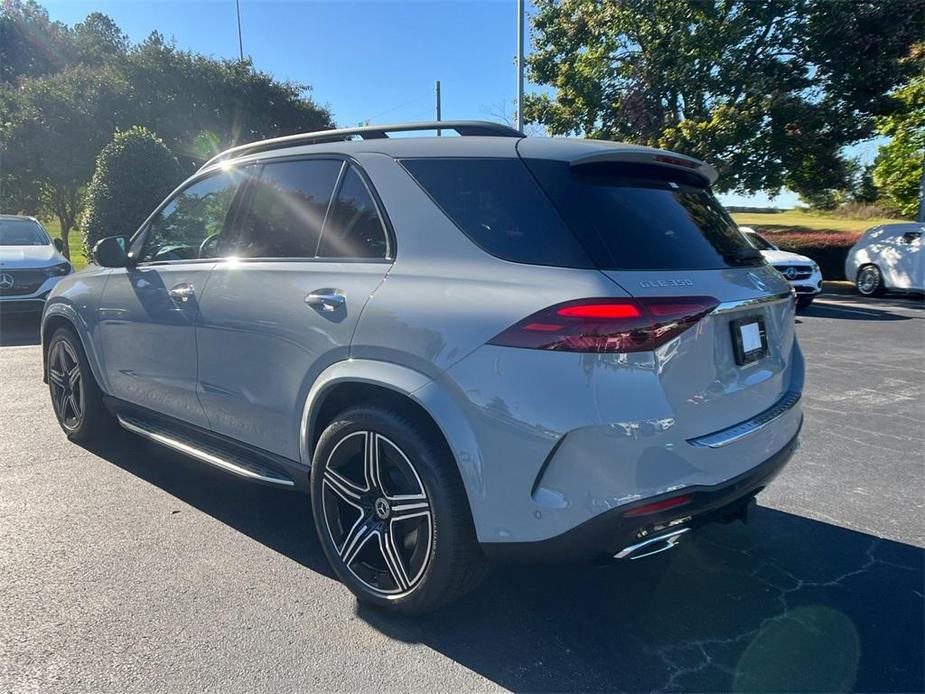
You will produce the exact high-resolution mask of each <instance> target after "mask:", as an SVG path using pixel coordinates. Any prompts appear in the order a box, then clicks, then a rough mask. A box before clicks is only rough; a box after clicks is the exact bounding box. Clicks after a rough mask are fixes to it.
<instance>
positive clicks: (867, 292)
mask: <svg viewBox="0 0 925 694" xmlns="http://www.w3.org/2000/svg"><path fill="white" fill-rule="evenodd" d="M856 284H857V288H858V293H859V294H861V295H862V296H879V295H880V294H883V292H884V291H885V290H886V287H885V286H884V285H883V274H882V273H881V272H880V268H878V267H877V266H876V265H865V266H864V267H862V268H861V269H860V270H858V276H857V281H856Z"/></svg>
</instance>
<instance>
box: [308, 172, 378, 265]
mask: <svg viewBox="0 0 925 694" xmlns="http://www.w3.org/2000/svg"><path fill="white" fill-rule="evenodd" d="M387 253H388V242H387V241H386V235H385V229H384V228H383V226H382V221H381V220H380V218H379V213H378V211H377V210H376V204H375V203H374V202H373V198H372V195H370V192H369V190H368V189H367V187H366V184H365V183H364V182H363V179H362V178H360V175H359V174H358V173H357V172H356V170H355V169H354V168H353V167H352V166H351V167H349V168H348V169H347V173H346V175H345V176H344V180H343V182H342V183H341V186H340V190H339V191H338V193H337V198H336V199H335V201H334V205H333V206H332V207H331V212H330V214H329V215H328V221H327V224H326V225H325V227H324V235H323V236H322V239H321V246H320V248H319V251H318V255H319V256H320V257H322V258H385V257H386V255H387Z"/></svg>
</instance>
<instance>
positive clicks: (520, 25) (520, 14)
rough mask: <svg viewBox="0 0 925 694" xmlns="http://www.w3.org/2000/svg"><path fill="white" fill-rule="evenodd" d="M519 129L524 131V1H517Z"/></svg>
mask: <svg viewBox="0 0 925 694" xmlns="http://www.w3.org/2000/svg"><path fill="white" fill-rule="evenodd" d="M517 129H518V130H520V131H521V132H523V129H524V0H517Z"/></svg>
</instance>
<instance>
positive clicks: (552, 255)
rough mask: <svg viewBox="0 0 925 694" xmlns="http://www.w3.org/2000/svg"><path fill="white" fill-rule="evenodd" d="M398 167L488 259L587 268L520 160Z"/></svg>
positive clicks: (418, 161) (438, 161)
mask: <svg viewBox="0 0 925 694" xmlns="http://www.w3.org/2000/svg"><path fill="white" fill-rule="evenodd" d="M402 163H403V164H404V166H405V168H406V169H407V170H408V171H409V172H410V173H411V175H412V176H414V178H415V179H416V180H417V181H418V183H420V184H421V186H422V187H423V188H424V190H426V191H427V192H428V193H429V194H430V196H431V197H432V198H433V199H434V201H435V202H436V203H437V204H438V205H439V206H440V207H441V208H442V209H443V211H444V213H446V215H447V216H448V217H449V218H450V219H452V220H453V221H454V222H455V223H456V225H457V226H458V227H459V228H460V229H462V230H463V232H464V233H465V234H466V236H468V237H469V238H470V239H472V241H474V242H475V243H476V244H478V245H479V246H481V247H482V248H483V249H484V250H486V251H488V252H489V253H491V254H492V255H496V256H498V257H499V258H503V259H505V260H512V261H515V262H519V263H530V264H534V265H558V266H561V267H590V261H589V260H588V257H587V255H586V254H585V253H584V252H583V251H582V249H581V247H580V246H579V244H578V243H577V241H576V240H575V237H574V236H573V235H572V234H571V232H569V230H568V228H567V227H566V226H565V225H564V224H563V223H562V219H561V218H560V217H559V215H558V214H557V213H556V210H555V208H554V207H553V206H552V205H551V204H550V202H549V199H548V198H547V197H546V196H545V195H544V194H543V191H542V190H540V188H539V186H538V185H537V184H536V181H535V180H534V179H533V177H532V176H531V175H530V172H529V171H528V170H527V169H526V167H525V166H524V165H523V163H522V162H521V161H520V160H519V159H411V160H405V161H404V162H402Z"/></svg>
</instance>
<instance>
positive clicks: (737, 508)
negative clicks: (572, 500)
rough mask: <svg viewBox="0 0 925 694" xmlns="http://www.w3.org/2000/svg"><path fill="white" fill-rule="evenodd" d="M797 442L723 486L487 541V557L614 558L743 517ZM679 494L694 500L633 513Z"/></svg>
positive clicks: (552, 560)
mask: <svg viewBox="0 0 925 694" xmlns="http://www.w3.org/2000/svg"><path fill="white" fill-rule="evenodd" d="M801 426H802V422H801ZM798 445H799V431H798V432H797V434H795V435H794V436H793V438H792V439H790V441H788V442H787V444H786V445H785V446H784V447H783V448H781V449H780V450H779V451H778V452H777V453H775V454H774V455H772V456H771V457H770V458H768V459H767V460H765V461H763V462H762V463H759V464H758V465H756V466H755V467H753V468H752V469H751V470H748V471H747V472H745V473H743V474H741V475H739V476H738V477H735V478H733V479H731V480H728V481H726V482H724V483H723V484H717V485H701V486H692V487H685V488H684V489H683V490H679V491H675V492H670V493H668V494H662V495H659V496H654V497H649V498H646V499H640V500H638V501H636V502H634V503H631V504H627V505H625V506H622V507H620V508H618V509H613V510H611V511H607V512H605V513H602V514H600V515H598V516H595V517H594V518H592V519H590V520H588V521H586V522H585V523H582V524H581V525H579V526H577V527H575V528H573V529H572V530H569V531H568V532H565V533H563V534H561V535H557V536H556V537H552V538H550V539H548V540H541V541H537V542H484V543H482V545H481V547H482V550H483V551H484V552H485V554H486V556H488V557H489V558H491V559H493V560H496V561H502V562H544V563H556V562H576V561H593V560H598V559H610V558H612V557H614V556H615V555H616V554H617V553H618V552H620V551H621V550H622V549H623V548H625V547H628V546H630V545H632V544H634V543H638V542H640V541H643V540H644V539H648V538H654V537H659V536H661V535H666V534H669V533H674V532H676V531H678V530H681V529H683V528H687V529H695V528H698V527H700V526H702V525H705V524H707V523H711V522H717V521H728V520H735V519H737V518H740V517H742V516H743V515H744V513H745V512H746V510H747V508H748V506H749V504H750V503H751V501H752V499H754V497H755V496H756V495H757V494H758V493H760V492H761V491H762V490H763V489H764V488H765V487H766V486H767V485H768V484H769V483H770V482H771V480H772V479H774V477H776V476H777V474H778V473H779V472H780V471H781V470H782V469H783V468H784V466H785V465H786V464H787V463H788V462H789V460H790V458H791V457H792V456H793V454H794V452H795V451H796V450H797V448H798ZM678 496H689V497H690V501H689V502H688V503H686V504H684V505H683V506H676V507H673V508H670V509H668V510H665V511H659V512H656V513H652V514H648V515H645V516H636V517H634V516H632V515H631V514H632V512H633V511H634V510H635V509H639V508H640V507H643V506H648V505H649V504H653V503H655V502H658V501H662V500H666V499H671V498H674V497H678Z"/></svg>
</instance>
